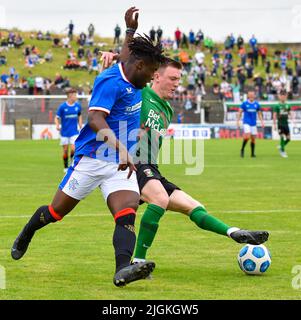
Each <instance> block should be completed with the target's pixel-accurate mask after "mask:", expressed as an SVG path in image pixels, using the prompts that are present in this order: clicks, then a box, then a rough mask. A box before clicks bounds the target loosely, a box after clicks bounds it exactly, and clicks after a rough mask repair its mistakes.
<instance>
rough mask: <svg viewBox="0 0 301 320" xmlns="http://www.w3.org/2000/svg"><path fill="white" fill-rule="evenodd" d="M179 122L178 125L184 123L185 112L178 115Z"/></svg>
mask: <svg viewBox="0 0 301 320" xmlns="http://www.w3.org/2000/svg"><path fill="white" fill-rule="evenodd" d="M177 122H178V123H183V122H184V113H183V111H180V112H179V113H178V115H177Z"/></svg>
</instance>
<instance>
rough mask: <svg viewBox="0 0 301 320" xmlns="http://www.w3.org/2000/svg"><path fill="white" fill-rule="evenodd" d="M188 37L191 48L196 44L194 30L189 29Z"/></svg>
mask: <svg viewBox="0 0 301 320" xmlns="http://www.w3.org/2000/svg"><path fill="white" fill-rule="evenodd" d="M188 39H189V49H192V48H193V47H194V46H195V34H194V32H193V30H190V31H189V35H188Z"/></svg>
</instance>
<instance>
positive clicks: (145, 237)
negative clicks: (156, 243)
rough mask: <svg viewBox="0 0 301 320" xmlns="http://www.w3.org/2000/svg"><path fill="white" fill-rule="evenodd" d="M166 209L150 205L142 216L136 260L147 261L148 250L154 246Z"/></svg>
mask: <svg viewBox="0 0 301 320" xmlns="http://www.w3.org/2000/svg"><path fill="white" fill-rule="evenodd" d="M164 212H165V209H163V208H161V207H159V206H157V205H155V204H149V205H148V206H147V208H146V210H145V212H144V214H143V216H142V219H141V222H140V229H139V234H138V238H137V244H136V250H135V255H134V257H135V258H138V259H145V256H146V252H147V249H148V248H149V247H150V246H151V245H152V243H153V240H154V238H155V235H156V233H157V230H158V227H159V220H160V219H161V217H162V216H163V214H164Z"/></svg>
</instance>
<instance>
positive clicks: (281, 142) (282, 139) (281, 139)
mask: <svg viewBox="0 0 301 320" xmlns="http://www.w3.org/2000/svg"><path fill="white" fill-rule="evenodd" d="M280 147H281V151H284V147H285V141H284V138H283V137H280Z"/></svg>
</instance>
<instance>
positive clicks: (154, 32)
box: [149, 27, 156, 42]
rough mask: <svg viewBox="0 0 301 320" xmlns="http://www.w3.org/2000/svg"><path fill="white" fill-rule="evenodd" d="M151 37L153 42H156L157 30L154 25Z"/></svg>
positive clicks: (150, 32)
mask: <svg viewBox="0 0 301 320" xmlns="http://www.w3.org/2000/svg"><path fill="white" fill-rule="evenodd" d="M149 37H150V38H151V40H152V41H153V42H155V40H156V30H155V27H152V28H151V29H150V31H149Z"/></svg>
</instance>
